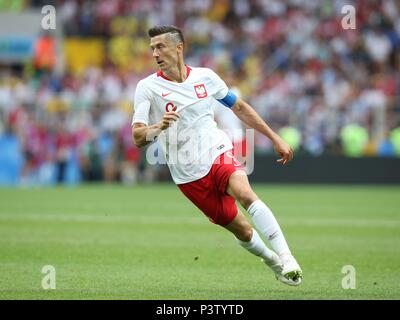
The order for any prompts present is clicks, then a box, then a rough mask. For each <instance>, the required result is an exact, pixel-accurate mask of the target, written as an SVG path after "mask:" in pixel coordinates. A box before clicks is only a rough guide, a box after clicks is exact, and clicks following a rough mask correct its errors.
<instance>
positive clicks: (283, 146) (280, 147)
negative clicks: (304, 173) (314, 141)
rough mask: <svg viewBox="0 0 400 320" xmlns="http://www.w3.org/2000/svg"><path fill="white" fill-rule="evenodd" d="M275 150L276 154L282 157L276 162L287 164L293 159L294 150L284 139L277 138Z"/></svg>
mask: <svg viewBox="0 0 400 320" xmlns="http://www.w3.org/2000/svg"><path fill="white" fill-rule="evenodd" d="M274 148H275V151H276V153H277V154H279V155H280V157H281V158H280V159H278V160H276V162H279V163H282V164H286V163H288V162H289V161H290V160H292V159H293V150H292V148H291V147H290V145H289V144H288V143H287V142H285V141H284V140H283V139H282V138H280V137H277V139H276V140H275V141H274Z"/></svg>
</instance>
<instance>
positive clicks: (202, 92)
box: [132, 67, 232, 184]
mask: <svg viewBox="0 0 400 320" xmlns="http://www.w3.org/2000/svg"><path fill="white" fill-rule="evenodd" d="M186 68H187V78H186V80H185V81H183V82H182V83H177V82H173V81H170V80H169V79H168V78H166V77H165V76H164V75H163V73H162V72H161V71H159V72H157V73H154V74H152V75H150V76H148V77H147V78H145V79H143V80H141V81H139V83H138V85H137V88H136V92H135V101H134V109H135V112H134V115H133V120H132V125H133V124H135V123H143V124H145V125H152V124H155V123H158V122H160V121H161V119H162V117H163V115H164V113H165V112H166V111H171V110H174V111H176V112H178V114H179V115H180V118H179V119H178V121H176V122H174V124H173V125H172V126H171V127H169V128H168V129H166V130H164V131H162V132H161V133H160V135H159V137H158V140H159V142H160V145H161V147H162V149H163V152H164V155H165V158H166V161H167V164H168V167H169V169H170V171H171V175H172V178H173V180H174V182H175V183H176V184H182V183H188V182H191V181H195V180H198V179H200V178H202V177H204V176H205V175H207V173H208V172H209V171H210V169H211V166H212V164H213V162H214V161H215V159H216V158H217V157H218V156H219V155H220V154H222V153H224V152H225V151H227V150H230V149H232V142H231V141H230V139H229V138H228V136H227V135H226V134H225V133H224V132H223V131H222V130H220V129H218V128H217V124H216V122H215V121H214V113H213V107H212V106H213V103H214V100H215V99H223V98H225V96H226V95H227V93H228V90H229V89H228V87H227V86H226V84H225V82H224V81H223V80H222V79H221V78H220V77H219V76H218V75H217V74H216V73H215V72H213V71H212V70H211V69H208V68H191V67H186Z"/></svg>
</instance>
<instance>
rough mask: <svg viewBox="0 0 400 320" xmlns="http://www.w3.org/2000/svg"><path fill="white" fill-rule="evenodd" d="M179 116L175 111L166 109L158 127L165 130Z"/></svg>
mask: <svg viewBox="0 0 400 320" xmlns="http://www.w3.org/2000/svg"><path fill="white" fill-rule="evenodd" d="M179 118H180V116H179V114H178V113H177V112H175V111H168V112H166V113H164V116H163V118H162V120H161V121H160V129H161V130H165V129H167V128H169V127H170V126H172V124H173V123H174V122H175V121H177V120H178V119H179Z"/></svg>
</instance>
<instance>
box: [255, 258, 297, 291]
mask: <svg viewBox="0 0 400 320" xmlns="http://www.w3.org/2000/svg"><path fill="white" fill-rule="evenodd" d="M261 261H262V262H264V263H265V264H266V265H267V266H268V267H270V268H271V269H272V271H273V272H274V273H275V278H276V279H277V280H279V281H280V282H283V283H284V284H287V285H289V286H298V285H299V284H300V283H301V278H300V280H298V281H294V280H293V279H290V278H286V277H284V276H283V274H282V271H283V264H282V262H281V259H280V258H279V256H278V255H277V254H276V253H273V256H272V258H271V259H261Z"/></svg>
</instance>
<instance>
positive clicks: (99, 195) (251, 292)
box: [0, 184, 400, 300]
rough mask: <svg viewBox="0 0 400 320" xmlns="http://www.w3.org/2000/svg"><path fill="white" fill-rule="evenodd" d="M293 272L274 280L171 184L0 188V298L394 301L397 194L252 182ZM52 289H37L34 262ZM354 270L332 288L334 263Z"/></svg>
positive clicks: (338, 275)
mask: <svg viewBox="0 0 400 320" xmlns="http://www.w3.org/2000/svg"><path fill="white" fill-rule="evenodd" d="M254 189H255V191H256V192H257V194H258V195H259V196H260V197H261V198H262V199H263V200H264V201H265V202H266V203H267V204H268V205H269V206H270V207H271V209H272V210H273V212H274V213H275V215H276V217H277V219H278V221H279V222H280V224H281V226H282V229H283V231H284V233H285V235H286V238H287V240H288V242H289V245H290V246H291V249H292V251H293V253H294V254H295V256H296V258H297V260H298V261H299V263H300V264H301V266H302V268H303V274H304V279H303V283H302V285H301V286H300V287H288V286H286V285H284V284H281V283H280V282H278V281H277V280H275V279H274V277H273V274H272V272H271V271H270V270H269V269H267V268H266V267H265V266H264V265H263V264H262V263H261V262H260V261H259V259H258V258H257V257H254V256H252V255H251V254H249V253H248V252H246V251H245V250H244V249H242V248H240V247H239V246H238V245H237V244H236V243H235V241H234V238H233V236H232V235H231V234H230V233H229V232H227V231H225V230H224V229H222V228H221V227H218V226H215V225H213V224H211V223H209V222H208V220H207V219H206V218H205V217H204V216H203V215H202V214H201V213H200V211H198V209H197V208H195V207H194V206H193V205H192V204H191V203H190V202H189V201H188V200H187V199H186V198H184V196H183V195H182V194H181V193H180V191H179V190H178V189H177V188H176V187H175V186H174V185H171V184H156V185H145V186H133V187H123V186H119V185H94V186H80V187H76V188H68V187H58V188H37V189H35V188H32V189H28V188H27V189H23V188H0V299H148V300H150V299H218V300H219V299H400V286H399V284H398V279H397V276H398V274H399V272H400V255H399V252H400V251H399V247H400V196H399V195H400V187H399V186H321V185H315V186H307V185H254ZM45 265H52V266H54V267H55V270H56V289H55V290H44V289H43V288H42V279H43V277H44V276H45V274H42V273H41V271H42V267H43V266H45ZM345 265H352V266H354V268H355V270H356V278H355V279H356V289H347V290H345V289H343V288H342V279H343V277H345V274H343V273H342V267H343V266H345Z"/></svg>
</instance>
